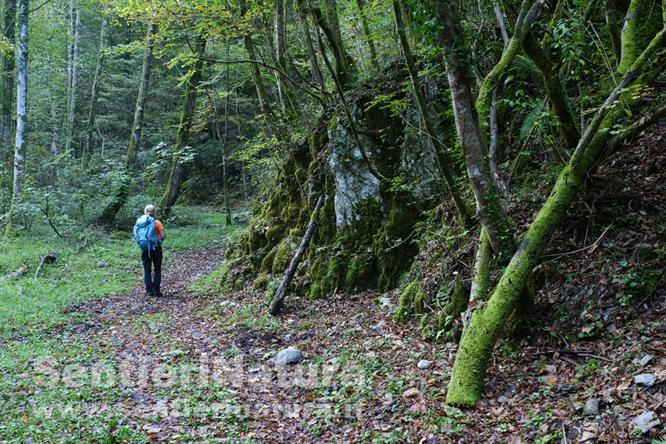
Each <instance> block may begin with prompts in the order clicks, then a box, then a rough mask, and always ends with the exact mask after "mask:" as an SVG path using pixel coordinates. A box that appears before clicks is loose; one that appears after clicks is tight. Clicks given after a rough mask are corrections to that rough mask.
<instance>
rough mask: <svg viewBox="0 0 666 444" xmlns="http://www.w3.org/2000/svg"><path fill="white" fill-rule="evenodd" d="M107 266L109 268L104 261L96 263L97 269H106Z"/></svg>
mask: <svg viewBox="0 0 666 444" xmlns="http://www.w3.org/2000/svg"><path fill="white" fill-rule="evenodd" d="M108 266H109V263H108V262H104V261H100V262H97V268H106V267H108Z"/></svg>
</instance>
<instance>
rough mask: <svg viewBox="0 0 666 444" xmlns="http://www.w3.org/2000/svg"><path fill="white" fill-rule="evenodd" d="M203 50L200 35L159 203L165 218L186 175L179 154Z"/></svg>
mask: <svg viewBox="0 0 666 444" xmlns="http://www.w3.org/2000/svg"><path fill="white" fill-rule="evenodd" d="M205 50H206V37H205V36H203V35H200V36H199V37H198V39H197V43H196V53H195V54H194V56H195V57H196V60H195V62H194V66H193V68H192V74H191V76H190V78H189V79H188V82H187V86H186V88H185V104H184V106H183V112H182V113H181V116H180V123H179V125H178V132H177V134H176V147H175V150H174V156H173V160H172V161H171V170H170V172H169V178H168V181H167V185H166V189H165V190H164V196H163V197H162V202H161V205H160V206H161V209H162V213H163V214H164V218H165V219H168V218H169V215H170V214H171V209H172V208H173V206H174V204H175V203H176V201H177V200H178V197H179V196H180V192H181V185H182V184H183V182H184V181H185V179H186V176H187V166H186V165H185V164H184V163H183V162H181V159H180V155H181V154H182V150H183V149H184V148H185V147H186V146H187V143H188V142H189V139H190V131H191V129H192V118H193V117H194V109H195V105H196V100H197V92H198V87H199V83H201V79H202V77H203V55H204V52H205Z"/></svg>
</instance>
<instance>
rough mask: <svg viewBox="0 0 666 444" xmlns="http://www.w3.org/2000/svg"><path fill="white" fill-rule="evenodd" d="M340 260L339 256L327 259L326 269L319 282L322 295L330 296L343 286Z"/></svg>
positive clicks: (342, 269)
mask: <svg viewBox="0 0 666 444" xmlns="http://www.w3.org/2000/svg"><path fill="white" fill-rule="evenodd" d="M342 262H343V261H342V260H340V258H338V257H335V256H333V257H331V258H329V259H328V262H327V263H326V271H325V274H324V276H323V278H322V279H321V283H320V285H321V293H322V296H324V297H326V296H330V295H332V294H333V293H335V292H336V291H337V290H338V289H342V288H343V287H342V284H343V283H344V280H343V279H344V275H345V272H344V266H343V264H342Z"/></svg>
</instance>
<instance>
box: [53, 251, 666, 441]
mask: <svg viewBox="0 0 666 444" xmlns="http://www.w3.org/2000/svg"><path fill="white" fill-rule="evenodd" d="M222 262H223V254H222V252H221V251H217V250H199V251H191V252H186V253H180V254H175V255H173V256H171V257H170V258H169V260H168V261H167V262H166V263H165V272H164V289H165V297H164V298H162V299H152V298H151V299H147V298H146V297H145V296H143V291H142V290H141V288H140V287H137V288H136V289H135V290H134V291H132V292H131V293H127V294H122V295H117V296H113V297H110V298H108V299H104V300H98V301H92V302H89V303H87V304H84V305H80V306H76V307H70V310H69V311H70V312H74V313H78V315H77V316H76V318H77V320H76V321H73V322H72V323H70V324H69V325H68V326H67V327H66V328H65V329H63V331H62V332H61V334H62V341H63V345H64V346H65V347H66V346H68V345H71V346H74V345H75V346H77V347H83V349H85V350H88V351H87V352H86V353H87V356H86V360H87V362H88V363H89V365H90V366H91V367H95V365H96V362H97V361H102V362H103V363H104V364H106V365H108V364H109V363H111V365H112V366H113V367H114V368H115V369H116V372H117V374H119V375H120V377H119V378H118V379H117V381H116V383H114V384H112V385H111V386H110V387H107V388H106V389H95V390H92V394H91V395H90V396H89V397H88V398H87V400H86V406H87V407H88V412H87V413H86V414H88V415H100V412H104V411H105V410H108V411H110V412H114V413H115V415H116V416H118V415H120V416H121V417H123V418H124V419H123V420H122V421H121V423H122V424H119V425H118V427H117V429H116V431H115V432H113V433H117V434H118V436H116V439H120V438H122V433H121V432H123V431H126V430H131V431H132V432H133V433H134V435H132V436H134V438H132V439H127V440H128V441H135V440H138V439H137V438H136V437H137V436H140V435H142V436H144V438H145V437H147V438H148V439H150V440H153V441H169V442H172V441H189V442H217V441H219V440H223V441H224V440H230V441H233V442H239V441H254V442H285V441H292V442H340V441H348V442H354V441H377V442H404V441H410V442H418V441H420V440H421V439H424V438H425V439H426V441H424V442H479V441H481V440H487V441H488V442H520V440H521V439H522V441H523V442H526V441H527V442H535V441H536V440H537V439H541V441H539V442H559V441H560V440H561V439H562V435H563V433H566V434H567V436H568V442H576V439H575V438H576V437H578V438H580V437H582V436H584V435H583V434H584V433H588V435H585V436H592V434H594V435H595V436H599V435H600V434H601V435H602V438H603V435H606V437H607V438H610V439H607V441H609V442H619V441H615V438H614V437H624V438H622V439H625V438H626V439H629V433H630V431H631V429H632V426H631V422H630V421H631V419H632V417H633V416H634V415H635V414H637V413H640V412H641V411H643V410H648V409H649V408H650V406H653V405H656V404H657V403H658V402H659V400H661V399H662V397H663V396H664V395H663V393H662V392H663V390H662V388H659V386H657V387H655V388H654V389H650V391H646V390H643V389H641V388H640V387H634V386H632V385H631V378H632V375H631V373H630V372H629V370H627V368H626V366H625V368H622V366H623V365H624V364H623V362H624V361H623V360H627V359H628V360H629V361H630V360H631V358H632V357H634V356H639V357H640V356H643V355H645V354H647V353H650V354H652V355H653V361H652V363H651V365H654V364H659V363H660V362H661V363H663V360H662V361H660V359H663V349H662V350H661V351H660V348H659V344H663V337H664V334H663V332H662V331H661V330H659V327H658V326H657V325H656V324H655V326H654V331H650V332H649V333H651V334H652V335H653V336H651V337H650V339H645V337H646V333H645V331H643V332H642V333H641V334H642V336H641V335H640V334H637V333H636V332H635V331H633V330H632V329H631V328H630V327H627V328H626V329H624V330H623V331H621V332H619V333H618V334H624V335H626V336H625V337H622V336H618V341H619V340H620V339H619V338H622V344H627V345H624V348H619V347H618V346H617V343H613V342H612V341H597V342H586V343H585V344H584V345H581V344H571V346H572V348H578V349H582V348H585V349H586V350H588V351H589V354H590V355H597V356H602V357H603V359H604V360H599V359H594V358H593V357H590V356H577V355H566V354H565V355H561V354H558V353H555V354H553V353H543V351H544V350H547V348H546V345H547V344H545V343H543V342H542V341H541V340H537V341H536V342H532V343H530V344H529V345H527V344H526V345H525V346H524V347H522V348H520V349H519V350H514V351H511V352H509V351H507V352H505V353H503V354H502V357H501V358H498V359H497V360H496V361H495V362H494V364H493V367H492V368H491V370H490V374H489V378H488V384H487V389H486V394H487V399H485V400H483V401H482V402H480V404H479V406H478V407H479V408H478V409H477V410H476V411H475V412H461V411H459V410H457V409H453V408H449V407H446V406H445V405H444V404H443V399H444V394H443V390H442V389H443V388H444V387H445V386H446V382H447V380H448V377H449V371H450V370H449V369H450V366H451V363H452V359H453V356H454V351H455V346H454V345H453V344H435V343H432V342H427V341H424V340H422V339H421V338H420V337H419V336H418V334H417V331H416V330H415V329H414V327H413V326H412V327H401V326H398V325H396V324H395V323H393V322H392V320H391V311H392V304H393V303H395V297H396V296H395V295H392V294H389V295H388V296H389V297H388V298H386V297H385V298H382V299H380V298H379V296H378V295H377V294H373V293H365V294H360V295H355V296H348V295H345V296H336V297H334V298H331V299H328V300H317V301H313V300H309V299H305V298H300V297H294V296H290V297H289V299H288V300H287V304H286V311H285V313H284V314H283V315H282V316H280V317H279V318H272V317H270V316H269V315H268V314H267V310H266V306H265V300H264V298H263V295H262V294H260V292H256V291H252V289H251V286H248V288H246V289H245V290H243V291H239V292H232V293H229V294H226V295H224V296H220V295H215V296H212V295H210V296H207V295H203V294H200V293H197V292H195V291H193V290H192V289H191V287H190V286H191V283H192V282H193V281H194V280H195V279H197V278H199V277H202V276H205V275H206V274H208V273H210V272H212V271H213V270H215V269H216V268H217V267H219V266H220V265H221V264H222ZM391 299H392V300H391ZM662 309H663V307H662ZM662 315H663V313H662ZM655 316H661V315H660V314H659V313H657V314H655ZM660 338H661V339H660ZM540 341H541V342H540ZM288 346H295V347H297V348H298V349H299V350H301V351H302V352H303V355H304V359H303V361H302V362H301V363H300V364H298V365H295V366H290V367H289V368H283V367H277V366H276V365H275V364H274V362H275V356H276V354H277V352H279V351H280V350H282V349H284V348H286V347H288ZM627 347H632V348H631V354H630V355H629V356H625V355H626V352H627ZM605 360H609V361H610V362H612V366H614V370H613V371H604V372H598V371H597V369H598V368H599V366H600V365H601V364H603V365H608V366H611V364H609V363H608V361H605ZM420 361H421V362H420ZM426 361H427V362H426ZM419 362H420V363H419ZM648 369H649V368H648ZM123 372H124V373H123ZM123 374H124V375H125V376H124V377H123V376H122V375H123ZM591 396H597V397H599V398H600V399H601V406H602V408H601V410H600V413H599V415H598V416H597V417H586V416H584V415H583V413H582V405H583V404H584V403H585V401H586V399H587V398H589V397H591ZM610 400H613V401H612V402H613V403H615V404H614V405H613V407H614V409H608V408H606V406H609V405H610V404H607V403H608V402H610ZM618 405H621V408H622V409H623V410H622V411H621V413H617V409H616V408H617V407H618ZM662 405H663V403H662ZM137 434H138V435H137ZM544 437H545V438H544ZM634 438H635V436H634ZM120 440H122V439H120ZM225 442H226V441H225Z"/></svg>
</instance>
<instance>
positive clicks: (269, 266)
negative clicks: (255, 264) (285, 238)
mask: <svg viewBox="0 0 666 444" xmlns="http://www.w3.org/2000/svg"><path fill="white" fill-rule="evenodd" d="M277 248H278V247H277V246H275V247H273V248H272V249H271V250H270V251H269V252H268V253H267V254H266V256H264V258H263V259H262V260H261V267H260V269H261V271H262V272H263V273H271V272H272V271H273V262H274V260H275V253H276V252H277Z"/></svg>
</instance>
